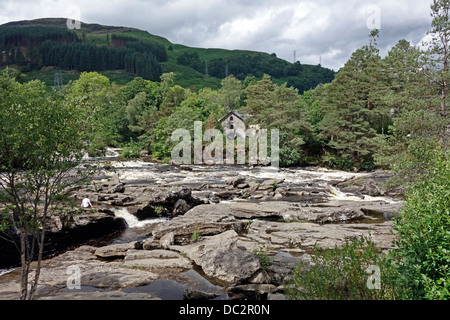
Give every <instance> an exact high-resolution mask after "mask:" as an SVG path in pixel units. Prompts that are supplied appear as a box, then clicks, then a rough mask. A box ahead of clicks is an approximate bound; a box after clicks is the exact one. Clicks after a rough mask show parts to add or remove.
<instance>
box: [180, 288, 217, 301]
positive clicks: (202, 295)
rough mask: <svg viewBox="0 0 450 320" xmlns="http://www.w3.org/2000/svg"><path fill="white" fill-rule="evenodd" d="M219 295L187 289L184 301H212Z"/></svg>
mask: <svg viewBox="0 0 450 320" xmlns="http://www.w3.org/2000/svg"><path fill="white" fill-rule="evenodd" d="M217 296H218V295H217V294H215V293H210V292H203V291H199V290H193V289H185V290H184V292H183V300H210V299H214V298H217Z"/></svg>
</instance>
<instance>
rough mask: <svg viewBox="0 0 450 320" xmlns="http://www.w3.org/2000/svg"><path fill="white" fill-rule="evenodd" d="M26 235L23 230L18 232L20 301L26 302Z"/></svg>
mask: <svg viewBox="0 0 450 320" xmlns="http://www.w3.org/2000/svg"><path fill="white" fill-rule="evenodd" d="M26 249H27V248H26V234H25V232H24V230H20V261H21V264H22V270H21V281H20V300H26V298H27V293H28V270H29V268H28V263H27V257H26V252H27V250H26Z"/></svg>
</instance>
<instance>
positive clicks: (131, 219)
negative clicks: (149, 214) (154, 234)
mask: <svg viewBox="0 0 450 320" xmlns="http://www.w3.org/2000/svg"><path fill="white" fill-rule="evenodd" d="M114 215H115V216H116V217H117V218H122V219H124V220H125V222H126V223H127V225H128V227H129V228H142V227H145V226H146V225H149V224H155V223H160V222H164V221H167V220H168V219H167V218H157V219H149V220H143V221H139V220H138V218H136V217H135V216H134V215H132V214H131V213H129V212H128V210H127V209H125V208H122V209H115V210H114Z"/></svg>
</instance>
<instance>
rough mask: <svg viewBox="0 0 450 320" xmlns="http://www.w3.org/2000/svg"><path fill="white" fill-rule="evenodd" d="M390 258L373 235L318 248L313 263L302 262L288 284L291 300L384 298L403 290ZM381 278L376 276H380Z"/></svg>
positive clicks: (394, 296) (287, 291)
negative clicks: (342, 243) (337, 245)
mask: <svg viewBox="0 0 450 320" xmlns="http://www.w3.org/2000/svg"><path fill="white" fill-rule="evenodd" d="M393 274H395V270H394V269H393V266H392V264H391V260H390V257H389V256H388V255H386V254H383V253H381V252H380V250H379V249H378V248H377V247H376V246H375V243H374V242H372V240H371V239H370V238H364V237H362V238H360V239H351V240H348V241H347V242H346V243H345V244H344V245H343V246H342V248H338V247H335V248H334V249H321V248H316V249H315V250H314V253H313V255H312V258H311V262H309V263H308V262H305V261H302V262H301V263H300V264H299V265H298V266H297V268H296V269H295V270H294V271H293V276H292V279H291V280H289V281H288V282H287V283H286V284H285V286H286V288H287V289H286V297H287V298H288V299H291V300H315V299H319V300H322V299H324V300H383V299H396V298H397V297H398V296H399V295H400V293H399V292H398V289H397V288H396V286H395V282H394V281H393V280H394V279H393V277H392V275H393ZM378 276H379V277H380V278H377V277H378Z"/></svg>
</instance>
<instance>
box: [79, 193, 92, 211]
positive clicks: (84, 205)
mask: <svg viewBox="0 0 450 320" xmlns="http://www.w3.org/2000/svg"><path fill="white" fill-rule="evenodd" d="M81 207H82V208H84V209H87V208H89V207H91V208H92V209H94V207H93V206H92V203H91V200H89V198H88V196H85V197H84V199H83V200H81Z"/></svg>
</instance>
